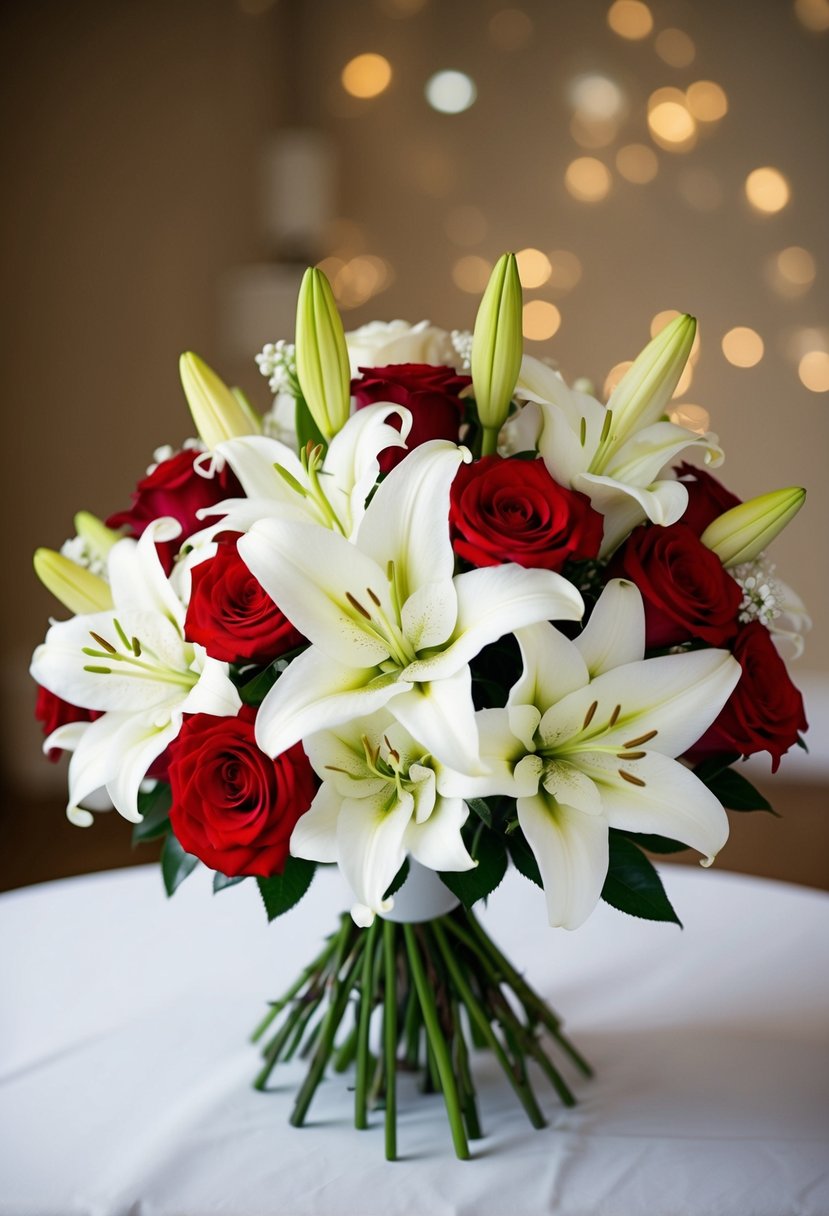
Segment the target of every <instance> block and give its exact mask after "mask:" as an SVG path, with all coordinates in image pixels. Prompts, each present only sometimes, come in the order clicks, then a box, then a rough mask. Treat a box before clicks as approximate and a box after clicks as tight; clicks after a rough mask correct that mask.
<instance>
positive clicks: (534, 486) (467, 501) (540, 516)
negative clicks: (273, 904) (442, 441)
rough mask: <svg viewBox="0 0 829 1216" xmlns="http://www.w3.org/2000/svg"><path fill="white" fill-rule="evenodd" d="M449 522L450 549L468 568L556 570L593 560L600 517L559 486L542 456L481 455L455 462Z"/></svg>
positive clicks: (586, 501) (583, 498) (586, 500)
mask: <svg viewBox="0 0 829 1216" xmlns="http://www.w3.org/2000/svg"><path fill="white" fill-rule="evenodd" d="M449 521H450V524H451V528H452V537H453V544H454V548H455V552H456V553H457V555H458V557H461V558H463V559H464V561H467V562H470V563H471V564H472V565H473V566H497V565H500V564H501V563H503V562H517V563H518V565H520V566H531V567H539V568H541V569H544V570H561V568H562V566H563V565H564V563H565V562H566V561H568V560H570V559H574V560H583V559H586V558H594V557H596V555H597V554H598V552H599V549H600V547H601V543H602V526H603V525H602V517H601V515H600V514H599V513H598V511H594V509H593V508H592V507H591V505H590V500H589V498H587V497H586V495H584V494H579V493H577V492H576V491H575V490H568V489H565V488H564V487H563V486H560V485H559V484H558V483H557V482H556V481H554V480H553V478H552V477H551V476H550V474H549V473H548V472H547V469H546V466H545V465H544V462H543V461H542V460H515V459H513V460H504V459H502V458H501V457H500V456H484V457H483V459H481V460H477V461H475V462H474V464H465V465H461V467H460V468H459V469H458V472H457V474H456V476H455V480H454V481H453V483H452V496H451V503H450V509H449Z"/></svg>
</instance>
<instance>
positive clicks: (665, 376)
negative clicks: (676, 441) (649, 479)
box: [590, 313, 697, 473]
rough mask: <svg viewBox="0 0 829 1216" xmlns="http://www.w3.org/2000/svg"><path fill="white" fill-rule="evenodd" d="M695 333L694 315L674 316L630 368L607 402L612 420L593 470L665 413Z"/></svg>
mask: <svg viewBox="0 0 829 1216" xmlns="http://www.w3.org/2000/svg"><path fill="white" fill-rule="evenodd" d="M696 332H697V322H696V318H695V317H691V316H689V315H688V314H687V313H683V314H681V315H680V316H678V317H674V319H673V321H671V322H670V323H669V324H668V325H666V326H665V328H664V329H661V330H660V331H659V333H658V334H657V335H656V337H655V338H652V339H651V341H650V342H649V343H648V345H647V346H646V347H645V349H644V350H643V351H642V353H641V354H640V355H639V356H638V358H636V359H635V360H634V362H633V363H632V365H631V366H630V367H629V368H628V370H627V372H626V373H625V375H624V376H623V377H622V379H621V380H620V381H619V383H618V384H617V386H616V388H615V389H614V390H613V392H612V393H611V395H610V400H609V401H608V403H607V412H608V414H609V415H610V417H611V422H610V424H609V425H608V427H607V434H606V436H605V437H604V440H603V442H602V444H601V446H600V447H599V451H598V453H597V459H596V460H594V462H593V464H591V466H590V472H591V473H600V472H601V471H602V468H603V466H604V462H605V460H606V458H607V457H608V456H609V454H610V453H611V452H613V451H615V450H616V449H618V448H619V446H620V445H621V444H622V443H624V442H625V440H626V439H628V438H629V437H630V435H631V434H633V432H634V431H639V430H642V428H643V427H646V426H651V425H652V424H653V423H654V422H658V421H659V419H660V418H661V417H662V415H663V414H664V413H665V409H666V407H667V405H668V402H669V401H670V399H671V394H672V393H673V391H674V389H675V388H676V386H677V384H678V383H679V377H680V376H681V375H682V371H683V368H684V367H685V364H686V363H687V361H688V356H689V355H690V353H691V347H692V346H693V344H694V335H695V334H696Z"/></svg>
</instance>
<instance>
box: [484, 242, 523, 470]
mask: <svg viewBox="0 0 829 1216" xmlns="http://www.w3.org/2000/svg"><path fill="white" fill-rule="evenodd" d="M521 319H522V314H521V280H520V278H519V277H518V263H517V262H516V260H515V254H514V253H505V254H503V255H502V256H501V257H500V258H499V259H498V261H497V263H496V265H495V269H494V270H493V272H492V274H491V275H490V278H489V282H488V283H487V287H486V291H485V292H484V295H483V299H482V300H481V305H480V308H479V309H478V315H477V317H476V318H475V332H474V334H473V335H472V386H473V391H474V394H475V404H476V405H477V407H478V417H479V418H480V420H481V424H482V426H483V428H484V455H487V454H488V453H490V452H494V451H495V447H496V443H497V438H498V432H499V430H500V429H501V427H502V426H503V425H504V423H505V422H506V419H507V414H508V413H509V406H510V401H511V400H512V394H513V392H514V391H515V384H516V381H517V380H518V373H519V372H520V370H521V358H522V356H523V353H524V340H523V334H522V325H521Z"/></svg>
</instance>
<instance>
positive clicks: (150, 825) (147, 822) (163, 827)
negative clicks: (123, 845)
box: [132, 781, 172, 845]
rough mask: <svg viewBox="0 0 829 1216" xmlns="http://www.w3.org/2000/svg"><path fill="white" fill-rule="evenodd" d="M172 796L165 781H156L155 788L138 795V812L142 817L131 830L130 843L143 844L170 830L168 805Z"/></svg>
mask: <svg viewBox="0 0 829 1216" xmlns="http://www.w3.org/2000/svg"><path fill="white" fill-rule="evenodd" d="M171 802H172V796H171V793H170V787H169V785H168V784H167V782H166V781H157V782H156V784H155V786H154V787H153V788H152V789H151V790H148V791H147V792H146V793H145V792H144V791H143V790H142V791H140V792H139V794H138V810H139V811H140V813H141V814H142V815H143V816H144V818H143V819H142V820H141V822H140V823H136V824H135V826H134V827H133V829H132V843H133V844H134V845H136V844H143V843H144V842H145V841H147V840H157V839H158V838H159V836H165V835H166V834H167V832H169V830H170V819H169V815H170V803H171Z"/></svg>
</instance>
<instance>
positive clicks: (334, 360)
mask: <svg viewBox="0 0 829 1216" xmlns="http://www.w3.org/2000/svg"><path fill="white" fill-rule="evenodd" d="M296 370H297V379H298V380H299V386H300V388H301V389H302V396H303V398H304V399H305V402H306V404H307V406H308V409H309V410H310V411H311V416H312V418H313V419H314V422H315V423H316V424H317V426H318V427H319V430H320V432H321V434H322V435H323V436H324V437H325V439H327V440H330V439H332V438H333V437H334V435H336V434H337V432H338V431H341V430H342V428H343V427H344V426H345V424H346V422H347V421H348V416H349V413H350V411H351V368H350V364H349V361H348V348H347V347H346V344H345V334H344V332H343V323H342V321H341V320H340V314H339V313H338V312H337V305H336V304H335V303H334V293H333V292H332V291H331V284H330V283H329V282H328V279H327V278H326V277H325V275H324V274H323V273H322V271H321V270H317V269H316V267H313V266H312V267H309V268H308V270H306V271H305V275H304V277H303V280H302V285H301V287H300V289H299V299H298V300H297V310H296Z"/></svg>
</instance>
